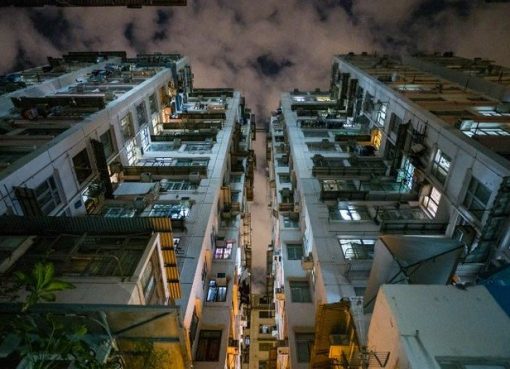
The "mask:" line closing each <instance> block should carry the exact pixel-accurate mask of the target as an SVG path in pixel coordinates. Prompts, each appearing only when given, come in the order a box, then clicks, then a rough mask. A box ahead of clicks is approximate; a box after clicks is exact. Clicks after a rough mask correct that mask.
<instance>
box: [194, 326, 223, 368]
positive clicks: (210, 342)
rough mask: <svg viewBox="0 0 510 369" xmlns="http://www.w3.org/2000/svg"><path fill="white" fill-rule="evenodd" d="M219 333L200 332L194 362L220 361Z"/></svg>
mask: <svg viewBox="0 0 510 369" xmlns="http://www.w3.org/2000/svg"><path fill="white" fill-rule="evenodd" d="M220 345H221V331H204V330H202V331H200V337H199V338H198V347H197V354H196V356H195V360H196V361H218V360H219V359H220Z"/></svg>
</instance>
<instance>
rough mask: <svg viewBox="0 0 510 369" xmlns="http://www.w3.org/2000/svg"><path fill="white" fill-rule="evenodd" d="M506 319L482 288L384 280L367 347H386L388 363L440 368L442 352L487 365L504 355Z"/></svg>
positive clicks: (382, 349) (379, 349) (377, 349)
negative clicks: (384, 283) (412, 284)
mask: <svg viewBox="0 0 510 369" xmlns="http://www.w3.org/2000/svg"><path fill="white" fill-rule="evenodd" d="M424 306H428V308H427V309H423V307H424ZM488 317H490V318H488ZM509 324H510V323H509V321H508V317H507V316H506V314H505V313H504V311H503V310H502V309H501V308H500V306H499V305H498V304H497V303H496V302H495V301H494V299H493V298H492V297H491V296H490V293H489V292H488V291H487V290H486V289H485V287H472V288H470V289H468V290H467V291H462V290H459V289H457V288H455V287H453V286H405V285H398V286H397V285H386V286H383V288H382V289H381V290H380V291H379V295H378V297H377V300H376V304H375V309H374V313H373V316H372V321H371V324H370V329H369V333H368V347H369V349H370V350H372V351H373V352H389V353H390V355H389V361H388V363H387V365H386V367H389V368H393V367H395V366H396V365H398V367H399V368H401V369H408V368H413V369H415V368H424V367H427V368H437V369H440V368H441V366H440V365H439V364H438V362H437V358H444V357H451V358H460V359H461V360H473V359H475V360H476V359H482V358H483V360H485V361H484V363H485V364H488V363H490V362H491V361H493V360H495V361H498V360H503V361H505V360H508V359H509V358H508V350H507V347H506V344H505V342H506V341H508V328H507V327H508V325H509ZM472 337H477V339H476V340H473V339H472Z"/></svg>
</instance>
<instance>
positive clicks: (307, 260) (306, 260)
mask: <svg viewBox="0 0 510 369" xmlns="http://www.w3.org/2000/svg"><path fill="white" fill-rule="evenodd" d="M301 267H302V268H303V269H304V270H306V271H311V270H312V269H313V256H312V254H309V255H308V256H304V257H303V258H302V259H301Z"/></svg>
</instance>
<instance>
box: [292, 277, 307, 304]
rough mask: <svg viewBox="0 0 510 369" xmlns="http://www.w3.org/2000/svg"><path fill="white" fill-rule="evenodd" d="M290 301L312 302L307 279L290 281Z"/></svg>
mask: <svg viewBox="0 0 510 369" xmlns="http://www.w3.org/2000/svg"><path fill="white" fill-rule="evenodd" d="M289 285H290V295H291V299H292V302H312V296H311V294H310V285H309V284H308V281H290V282H289Z"/></svg>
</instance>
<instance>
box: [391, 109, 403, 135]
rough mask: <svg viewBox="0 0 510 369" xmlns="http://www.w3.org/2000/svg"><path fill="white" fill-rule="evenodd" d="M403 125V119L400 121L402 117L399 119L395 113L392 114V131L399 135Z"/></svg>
mask: <svg viewBox="0 0 510 369" xmlns="http://www.w3.org/2000/svg"><path fill="white" fill-rule="evenodd" d="M401 124H402V119H400V117H398V116H397V115H396V114H395V113H391V117H390V131H391V132H395V133H397V132H398V128H399V127H400V125H401Z"/></svg>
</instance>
